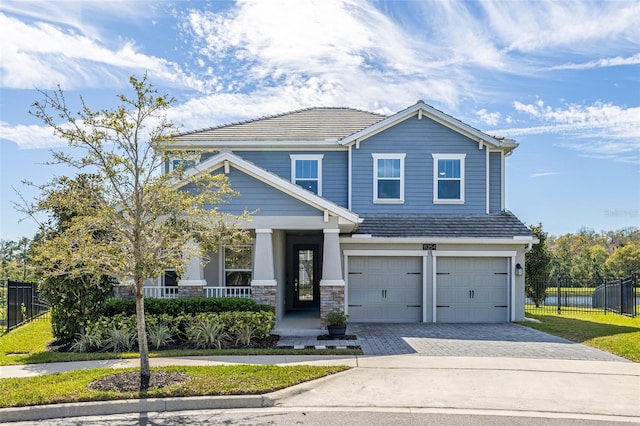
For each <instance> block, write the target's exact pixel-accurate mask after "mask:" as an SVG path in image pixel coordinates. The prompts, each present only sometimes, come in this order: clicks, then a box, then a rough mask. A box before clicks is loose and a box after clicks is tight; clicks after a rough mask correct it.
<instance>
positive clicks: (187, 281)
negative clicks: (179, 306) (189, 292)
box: [178, 241, 207, 286]
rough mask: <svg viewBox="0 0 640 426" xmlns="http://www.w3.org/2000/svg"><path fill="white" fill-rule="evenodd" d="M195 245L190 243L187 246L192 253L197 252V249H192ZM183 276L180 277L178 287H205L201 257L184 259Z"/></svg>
mask: <svg viewBox="0 0 640 426" xmlns="http://www.w3.org/2000/svg"><path fill="white" fill-rule="evenodd" d="M196 244H197V243H196V242H195V241H192V242H190V243H189V245H191V246H192V248H191V249H190V250H191V251H192V253H195V252H197V250H196V249H197V248H196V247H194V246H195V245H196ZM185 261H186V264H185V269H184V274H183V275H182V277H180V280H179V281H178V285H180V286H205V285H207V281H206V280H205V279H204V268H203V267H202V257H201V256H197V255H193V256H191V257H190V258H189V259H186V258H185Z"/></svg>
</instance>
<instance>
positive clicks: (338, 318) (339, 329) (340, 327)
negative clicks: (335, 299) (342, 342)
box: [327, 309, 348, 336]
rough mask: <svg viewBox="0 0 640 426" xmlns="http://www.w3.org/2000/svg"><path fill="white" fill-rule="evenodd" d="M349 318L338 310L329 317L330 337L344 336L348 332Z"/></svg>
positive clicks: (330, 313) (328, 328)
mask: <svg viewBox="0 0 640 426" xmlns="http://www.w3.org/2000/svg"><path fill="white" fill-rule="evenodd" d="M347 318H348V316H347V315H346V314H345V313H344V312H342V311H339V310H337V309H334V310H333V311H331V312H329V314H328V315H327V330H328V331H329V336H344V335H345V333H346V331H347Z"/></svg>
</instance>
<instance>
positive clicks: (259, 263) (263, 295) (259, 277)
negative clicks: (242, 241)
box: [251, 229, 279, 315]
mask: <svg viewBox="0 0 640 426" xmlns="http://www.w3.org/2000/svg"><path fill="white" fill-rule="evenodd" d="M272 234H273V231H272V230H271V229H256V249H255V260H254V264H253V279H252V280H251V298H252V299H253V300H254V301H255V302H256V303H259V304H262V305H270V306H273V307H274V308H277V297H276V287H277V285H278V282H277V281H276V277H275V274H274V268H273V239H272ZM276 315H279V312H276Z"/></svg>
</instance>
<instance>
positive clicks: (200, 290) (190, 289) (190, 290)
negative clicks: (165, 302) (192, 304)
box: [178, 285, 204, 297]
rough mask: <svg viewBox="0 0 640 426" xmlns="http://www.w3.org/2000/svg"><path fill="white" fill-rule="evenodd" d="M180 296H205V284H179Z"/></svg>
mask: <svg viewBox="0 0 640 426" xmlns="http://www.w3.org/2000/svg"><path fill="white" fill-rule="evenodd" d="M178 297H204V286H201V285H183V286H181V285H178Z"/></svg>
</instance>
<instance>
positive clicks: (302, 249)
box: [290, 244, 320, 309]
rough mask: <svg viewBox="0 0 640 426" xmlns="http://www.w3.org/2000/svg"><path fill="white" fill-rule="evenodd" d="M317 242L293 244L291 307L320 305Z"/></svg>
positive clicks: (303, 307) (302, 307)
mask: <svg viewBox="0 0 640 426" xmlns="http://www.w3.org/2000/svg"><path fill="white" fill-rule="evenodd" d="M319 251H320V250H319V245H318V244H294V245H293V262H292V263H291V266H292V270H291V272H290V273H291V277H292V278H293V307H294V309H305V308H313V307H318V306H320V285H319V284H320V271H319V265H320V259H319V257H318V254H319Z"/></svg>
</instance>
